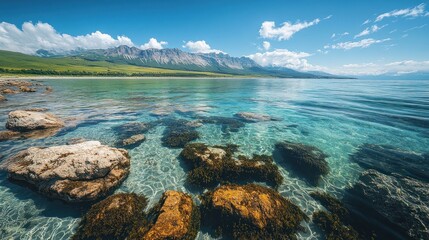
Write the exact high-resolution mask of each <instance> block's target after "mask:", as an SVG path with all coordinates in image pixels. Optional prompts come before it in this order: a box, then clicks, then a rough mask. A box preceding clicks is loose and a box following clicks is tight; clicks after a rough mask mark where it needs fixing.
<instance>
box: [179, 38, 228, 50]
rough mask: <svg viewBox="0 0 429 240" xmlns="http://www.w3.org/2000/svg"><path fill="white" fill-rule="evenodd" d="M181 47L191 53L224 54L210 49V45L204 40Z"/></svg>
mask: <svg viewBox="0 0 429 240" xmlns="http://www.w3.org/2000/svg"><path fill="white" fill-rule="evenodd" d="M182 47H183V48H187V49H189V51H191V52H193V53H224V52H222V51H221V50H217V49H212V48H211V47H210V45H208V44H207V43H206V41H204V40H200V41H195V42H193V41H188V42H187V43H185V45H183V46H182Z"/></svg>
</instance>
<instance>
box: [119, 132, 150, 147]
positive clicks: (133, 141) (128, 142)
mask: <svg viewBox="0 0 429 240" xmlns="http://www.w3.org/2000/svg"><path fill="white" fill-rule="evenodd" d="M144 140H145V136H144V134H136V135H133V136H131V137H129V138H127V139H124V140H122V146H124V147H130V146H136V145H140V143H142V142H144Z"/></svg>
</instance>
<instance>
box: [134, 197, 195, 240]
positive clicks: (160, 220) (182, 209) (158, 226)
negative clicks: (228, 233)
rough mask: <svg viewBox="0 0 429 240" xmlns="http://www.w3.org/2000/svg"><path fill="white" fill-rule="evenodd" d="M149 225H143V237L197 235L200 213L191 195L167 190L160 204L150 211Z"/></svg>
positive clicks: (188, 237) (168, 237)
mask: <svg viewBox="0 0 429 240" xmlns="http://www.w3.org/2000/svg"><path fill="white" fill-rule="evenodd" d="M148 217H149V221H150V223H149V226H146V227H143V228H142V229H141V230H140V232H144V231H145V230H146V229H148V230H147V231H146V232H145V233H144V234H143V237H142V239H145V240H155V239H183V240H185V239H186V240H191V239H195V237H196V236H197V233H198V230H199V226H200V214H199V209H198V207H197V206H196V205H195V204H194V202H193V200H192V198H191V196H189V195H188V194H185V193H181V192H177V191H166V192H165V193H164V194H163V195H162V197H161V199H160V200H159V202H158V204H157V205H156V206H155V207H154V208H152V209H151V210H150V211H149V214H148Z"/></svg>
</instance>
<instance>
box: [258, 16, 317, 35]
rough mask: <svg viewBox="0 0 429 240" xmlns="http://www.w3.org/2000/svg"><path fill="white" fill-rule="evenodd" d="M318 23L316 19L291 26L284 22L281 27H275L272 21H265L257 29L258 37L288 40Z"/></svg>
mask: <svg viewBox="0 0 429 240" xmlns="http://www.w3.org/2000/svg"><path fill="white" fill-rule="evenodd" d="M319 22H320V19H318V18H316V19H314V20H313V21H311V22H297V23H295V24H292V23H290V22H284V23H283V24H282V26H281V27H276V23H275V22H272V21H265V22H263V23H262V25H261V28H260V29H259V35H260V36H261V37H263V38H270V39H278V40H288V39H290V38H291V37H292V36H293V35H294V34H295V33H297V32H299V31H301V30H303V29H305V28H308V27H311V26H313V25H316V24H318V23H319Z"/></svg>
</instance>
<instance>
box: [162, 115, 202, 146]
mask: <svg viewBox="0 0 429 240" xmlns="http://www.w3.org/2000/svg"><path fill="white" fill-rule="evenodd" d="M189 123H190V122H189V121H187V120H184V119H166V120H163V121H162V124H163V125H164V126H166V129H165V131H164V133H163V137H162V139H161V141H162V144H163V146H166V147H169V148H182V147H184V146H185V145H186V144H187V143H189V142H191V141H194V140H196V139H198V138H199V137H200V134H199V133H198V131H197V130H195V128H196V127H193V126H192V125H189Z"/></svg>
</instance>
